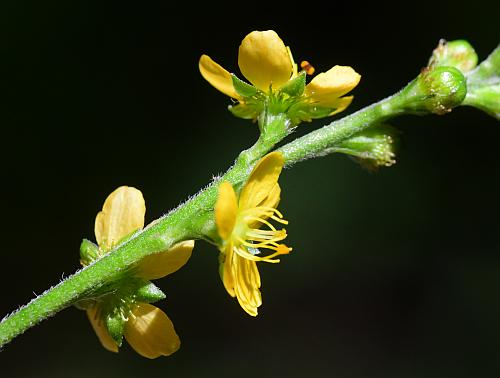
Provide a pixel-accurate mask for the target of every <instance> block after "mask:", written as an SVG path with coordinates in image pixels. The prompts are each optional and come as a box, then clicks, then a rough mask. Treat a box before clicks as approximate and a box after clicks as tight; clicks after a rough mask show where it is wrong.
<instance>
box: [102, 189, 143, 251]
mask: <svg viewBox="0 0 500 378" xmlns="http://www.w3.org/2000/svg"><path fill="white" fill-rule="evenodd" d="M145 214H146V205H145V203H144V198H143V197H142V193H141V191H140V190H138V189H135V188H132V187H129V186H121V187H119V188H118V189H116V190H115V191H114V192H113V193H111V194H110V195H109V196H108V198H106V201H105V202H104V205H103V207H102V211H101V212H99V214H97V217H96V218H95V236H96V239H97V244H99V247H101V249H102V250H104V251H107V250H109V249H111V248H112V247H113V246H114V245H115V244H116V243H117V242H118V241H119V240H120V239H122V238H123V237H125V236H127V235H129V234H130V233H132V232H133V231H135V230H138V229H141V228H143V227H144V215H145Z"/></svg>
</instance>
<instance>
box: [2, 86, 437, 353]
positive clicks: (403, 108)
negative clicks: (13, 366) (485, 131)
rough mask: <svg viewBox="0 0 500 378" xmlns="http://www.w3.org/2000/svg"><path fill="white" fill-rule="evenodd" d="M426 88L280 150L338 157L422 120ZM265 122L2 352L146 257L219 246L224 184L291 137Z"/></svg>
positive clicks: (270, 119)
mask: <svg viewBox="0 0 500 378" xmlns="http://www.w3.org/2000/svg"><path fill="white" fill-rule="evenodd" d="M421 87H422V86H421V85H419V81H418V80H415V81H413V82H412V83H410V84H409V85H408V86H407V88H405V89H404V90H402V91H401V92H399V93H398V94H396V95H394V96H392V97H389V98H386V99H385V100H382V101H380V102H378V103H376V104H374V105H371V106H369V107H367V108H365V109H363V110H360V111H358V112H356V113H354V114H352V115H350V116H347V117H345V118H343V119H340V120H338V121H336V122H333V123H331V124H329V125H328V126H325V127H323V128H321V129H319V130H316V131H313V132H311V133H310V134H308V135H306V136H304V137H302V138H299V139H296V140H295V141H293V142H291V143H289V144H287V145H285V146H283V147H282V148H281V149H280V150H281V151H282V152H283V154H284V156H285V160H286V164H287V165H288V166H291V165H292V164H294V163H296V162H298V161H301V160H304V159H308V158H311V157H316V156H321V155H325V154H328V153H332V152H335V147H336V146H337V147H338V145H339V144H341V143H342V141H344V140H346V139H348V138H350V137H351V136H353V135H354V134H356V133H358V132H360V131H362V130H365V129H367V128H369V127H371V126H373V125H376V124H379V123H380V122H382V121H385V120H387V119H389V118H392V117H395V116H397V115H400V114H404V113H414V112H415V111H416V110H418V112H419V114H421V113H422V110H421V109H420V103H423V104H425V103H426V101H428V99H429V96H428V95H426V94H425V93H424V94H422V93H421V91H422V88H421ZM424 108H425V109H427V107H426V106H423V107H422V109H424ZM264 112H267V110H264ZM261 122H263V123H264V124H263V125H261V128H262V129H263V130H266V133H264V134H262V135H261V137H260V138H259V140H258V141H257V143H255V145H254V146H252V147H251V148H250V149H248V150H245V151H243V152H242V153H241V154H240V155H239V157H238V159H237V160H236V162H235V164H234V165H233V166H232V167H231V168H230V169H229V170H228V171H227V172H226V173H225V174H224V175H223V176H222V177H220V178H217V179H216V180H214V181H213V182H212V183H211V184H210V185H209V186H208V187H207V188H205V189H204V190H202V191H200V192H199V193H198V194H197V195H196V196H194V197H193V198H191V199H190V200H189V201H187V202H185V203H184V204H182V205H181V206H179V207H178V208H177V209H175V210H172V211H171V212H170V213H169V214H167V215H165V216H163V217H162V218H160V219H158V220H156V221H154V222H153V223H151V224H150V225H149V226H147V227H146V228H145V229H144V230H142V231H139V232H137V233H136V234H135V235H133V236H132V237H131V238H130V239H128V240H127V241H125V242H124V243H123V244H121V245H118V246H117V247H116V248H114V249H113V250H112V251H110V252H109V253H108V254H107V255H105V256H104V257H102V258H101V259H100V260H97V261H95V262H94V263H93V264H91V265H89V266H87V267H85V268H84V269H82V270H80V271H78V272H76V273H75V274H74V275H72V276H71V277H68V278H67V279H66V280H64V281H63V282H61V283H59V284H58V285H57V286H55V287H53V288H51V289H49V290H47V291H46V292H44V293H43V294H42V295H40V296H39V297H37V298H35V299H33V300H32V301H31V302H30V303H28V304H27V305H26V306H24V307H22V308H21V309H19V310H18V311H16V312H14V313H13V314H11V315H9V316H7V317H6V318H4V320H3V321H2V322H1V323H0V347H1V346H3V345H5V344H6V343H8V342H9V341H11V340H12V339H13V338H14V337H16V336H17V335H20V334H21V333H23V332H24V331H26V330H27V329H28V328H30V327H32V326H34V325H36V324H37V323H39V322H40V321H42V320H43V319H46V318H48V317H50V316H53V315H54V314H55V313H57V312H58V311H60V310H62V309H64V308H66V307H68V306H71V305H72V304H74V303H75V302H77V301H78V300H81V299H84V298H85V297H88V296H89V295H91V294H92V292H94V291H96V290H98V289H105V288H106V286H108V285H109V286H111V285H112V284H113V282H115V281H117V280H118V279H119V277H120V275H121V274H122V273H123V272H124V271H125V270H127V269H130V268H131V267H133V266H134V265H135V264H137V263H138V262H139V261H140V260H141V259H142V258H143V257H145V256H147V255H150V254H153V253H157V252H160V251H163V250H166V249H168V248H170V247H171V246H172V245H173V244H175V243H177V242H179V241H181V240H187V239H205V240H209V241H214V240H216V238H217V232H216V228H215V224H214V217H213V207H214V203H215V201H216V197H217V188H218V184H219V182H221V181H222V180H226V181H229V182H230V183H232V184H233V185H234V186H235V187H236V188H239V187H241V185H242V184H243V183H244V182H245V181H246V179H247V178H248V175H249V174H250V172H251V169H252V167H253V166H254V165H255V163H256V162H257V161H258V160H259V159H260V158H261V157H262V156H264V155H265V154H266V153H268V152H269V151H270V150H271V149H273V147H274V146H275V145H276V144H277V143H278V142H280V141H281V140H282V139H283V138H284V137H285V136H286V135H287V134H288V133H289V132H290V130H289V126H290V125H289V122H290V121H289V119H288V118H287V117H286V115H285V114H269V113H265V114H264V117H262V120H261Z"/></svg>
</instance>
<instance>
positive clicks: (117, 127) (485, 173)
mask: <svg viewBox="0 0 500 378" xmlns="http://www.w3.org/2000/svg"><path fill="white" fill-rule="evenodd" d="M494 3H495V2H493V1H491V2H490V3H489V4H488V2H474V3H472V2H463V3H460V2H453V3H451V2H449V3H444V2H443V3H441V2H433V3H422V2H413V3H411V2H402V3H401V4H399V5H398V4H389V3H382V2H380V3H373V4H372V5H370V6H365V5H362V4H361V3H359V2H350V3H346V2H330V3H325V4H320V3H317V2H302V3H301V4H298V5H296V4H291V3H281V4H278V3H272V2H255V3H252V2H248V3H245V2H243V3H242V2H240V3H232V4H224V3H220V2H210V3H205V4H203V5H195V4H194V3H188V2H177V3H172V4H169V5H167V3H166V2H165V3H164V5H156V4H155V3H150V2H136V3H134V4H127V3H123V2H115V3H109V2H104V1H103V2H95V3H90V2H63V1H57V2H56V1H44V2H37V3H36V4H31V3H28V2H22V1H5V2H2V5H1V11H0V21H1V23H0V24H1V25H2V29H3V31H2V32H1V33H0V35H1V36H0V45H1V49H2V58H1V59H2V62H1V63H0V64H1V67H2V71H1V72H2V78H1V81H0V83H1V84H0V86H1V88H2V89H3V94H4V98H5V100H2V104H1V105H0V106H1V107H2V110H1V112H0V117H1V120H0V121H1V128H2V137H1V138H2V141H3V143H2V145H3V146H2V148H1V155H2V156H1V158H2V167H3V169H2V176H3V178H2V182H3V184H2V186H1V188H2V192H1V195H2V197H1V198H2V218H3V220H4V223H3V225H2V233H1V239H2V248H1V249H2V252H1V254H2V258H1V267H2V274H0V285H1V287H2V299H1V301H0V317H1V316H3V314H7V313H8V312H10V311H12V310H14V309H16V308H17V307H18V306H20V305H22V304H24V303H26V302H28V301H29V300H30V299H31V298H32V297H33V296H34V293H36V294H40V293H41V292H43V291H44V290H45V289H47V288H48V287H50V286H51V285H54V284H56V283H57V282H59V280H60V278H61V277H62V276H68V275H70V274H71V273H72V272H74V271H75V270H76V269H78V268H79V263H78V247H79V244H80V241H81V239H82V238H84V237H86V238H89V239H93V237H94V236H93V224H94V218H95V215H96V214H97V212H98V211H99V210H100V208H101V206H102V203H103V201H104V199H105V198H106V196H107V195H108V194H109V193H110V192H111V191H112V190H114V189H115V188H116V187H118V186H120V185H131V186H136V187H138V188H140V189H141V190H142V192H143V193H144V196H145V198H146V203H147V206H148V212H147V214H146V217H147V222H149V221H152V220H153V219H156V218H157V217H159V216H160V215H162V214H163V213H165V212H166V211H167V210H169V209H171V208H173V207H175V206H176V205H178V204H179V203H180V202H181V201H182V200H184V199H185V198H186V197H187V196H188V195H191V194H194V193H196V191H197V190H198V189H199V188H201V187H203V186H204V185H206V184H207V183H208V182H209V181H210V179H211V177H212V176H213V175H215V174H218V173H220V172H223V171H225V170H226V168H227V167H228V166H229V165H230V164H231V162H232V161H233V160H234V158H235V157H236V155H237V154H238V152H239V151H240V150H242V149H244V148H246V147H248V146H249V145H251V144H252V143H253V141H254V140H255V138H256V137H257V129H256V126H255V125H253V124H251V123H249V122H247V121H244V120H240V119H236V118H234V117H232V116H231V114H230V113H229V112H228V111H227V110H226V107H227V105H228V104H229V99H228V98H226V97H225V96H224V95H222V94H220V93H219V92H217V91H216V90H215V89H213V88H212V87H211V86H210V85H209V84H208V83H207V82H205V81H204V80H203V79H202V77H201V75H200V74H199V72H198V68H197V64H198V59H199V56H200V55H201V54H203V53H207V54H209V55H210V56H211V57H212V58H214V59H215V60H216V61H217V62H219V63H220V64H222V65H223V66H224V67H226V68H227V69H228V70H230V71H233V72H239V71H238V69H237V48H238V45H239V43H240V41H241V39H242V38H243V37H244V36H245V35H246V34H247V33H249V32H250V31H252V30H266V29H274V30H276V31H277V32H278V34H279V35H280V36H281V37H282V39H283V40H284V41H285V43H286V44H287V45H289V46H290V47H291V48H292V51H293V54H294V57H295V59H296V60H297V61H300V60H303V59H307V60H309V61H310V62H311V63H312V64H313V65H315V66H316V68H317V69H318V71H326V70H328V69H329V68H330V67H331V66H333V65H335V64H340V65H351V66H352V67H354V68H355V69H356V71H358V72H359V73H360V74H361V75H362V81H361V83H360V85H359V86H358V87H357V88H356V89H355V90H354V92H353V93H354V94H355V101H354V103H353V104H352V106H351V107H350V108H349V109H348V110H347V111H346V112H345V113H343V114H349V113H351V112H353V111H355V110H357V109H360V108H362V107H364V106H366V105H369V104H371V103H373V102H375V101H378V100H380V99H381V98H383V97H385V96H388V95H390V94H392V93H394V92H395V91H397V90H399V89H400V88H401V87H402V86H403V85H404V84H406V83H407V82H408V81H410V80H411V79H412V78H413V77H415V76H416V74H418V72H419V70H420V69H421V67H423V66H424V65H425V64H426V62H427V59H428V57H429V55H430V53H431V51H432V49H433V48H434V47H435V45H436V44H437V42H438V40H439V39H440V38H446V39H449V40H452V39H457V38H466V39H468V40H469V41H470V42H471V43H472V44H473V45H474V47H475V48H476V51H477V53H478V55H479V57H480V58H481V59H484V58H485V57H486V56H487V54H488V53H489V52H490V51H491V50H493V49H494V48H495V46H496V45H497V43H498V42H499V38H498V37H499V33H498V7H497V8H495V7H494ZM328 122H329V120H323V121H320V122H313V123H311V124H302V125H301V127H300V129H299V131H298V133H299V134H304V133H306V132H308V131H309V130H313V129H315V128H317V127H319V126H321V125H323V124H326V123H328ZM392 124H393V125H394V126H396V127H398V128H399V129H400V130H401V131H402V134H401V137H402V145H401V150H400V152H399V154H398V164H397V165H396V166H394V167H392V168H388V169H382V170H380V171H379V172H378V173H369V172H367V171H364V170H362V169H361V168H360V167H359V166H358V165H357V164H355V163H354V162H352V161H351V160H349V159H348V158H346V157H344V156H328V157H325V158H321V159H316V160H311V161H307V162H304V163H301V164H298V165H296V166H295V167H293V169H291V170H287V171H285V172H284V173H283V174H282V178H281V183H282V187H283V195H282V198H283V199H282V202H281V205H280V209H281V210H282V211H283V212H284V213H285V215H286V218H288V219H289V220H290V225H289V227H288V232H289V238H288V243H287V244H290V245H291V246H293V247H294V252H293V254H291V255H290V256H287V257H285V258H283V259H282V263H281V264H279V265H270V264H264V263H262V264H260V270H261V274H262V279H263V289H262V292H263V298H264V305H263V306H262V307H261V309H260V314H259V316H258V317H257V318H256V319H254V318H251V317H249V316H247V315H246V314H245V313H244V312H243V311H242V310H241V309H240V308H239V306H238V304H237V302H236V301H235V300H233V299H231V298H230V297H229V296H228V295H227V294H226V292H225V290H224V288H223V286H222V284H221V282H220V280H219V276H218V273H217V255H218V251H217V250H215V249H214V248H213V247H211V246H209V245H207V244H205V243H203V242H199V243H198V244H197V245H196V247H195V250H194V254H193V257H192V259H191V260H190V261H189V263H188V265H187V266H185V267H184V268H183V269H182V270H180V271H179V272H178V273H176V274H175V275H172V276H169V277H166V278H164V279H162V280H159V281H158V284H159V286H160V287H161V288H162V289H164V291H165V292H166V294H167V301H164V302H161V303H160V304H159V306H160V307H161V308H163V309H164V310H165V312H166V313H167V314H168V315H169V316H170V317H171V319H172V320H173V322H174V324H175V327H176V330H177V332H178V333H179V335H180V337H181V340H182V347H181V350H180V351H179V352H177V353H176V354H174V355H173V356H171V357H169V358H159V359H157V360H154V361H150V360H147V359H144V358H141V357H140V356H138V355H137V354H135V353H134V352H133V351H132V350H131V349H130V347H129V346H128V345H124V347H123V348H122V349H121V350H120V353H119V354H116V355H115V354H112V353H109V352H107V351H105V350H104V349H103V348H102V347H101V346H100V344H99V342H98V340H97V338H96V336H95V335H94V333H93V331H92V329H91V327H90V324H89V322H88V320H87V319H86V316H85V313H84V312H81V311H78V310H76V309H74V308H70V309H67V310H65V311H62V312H61V313H59V314H58V315H57V316H56V317H55V318H52V319H50V320H47V321H44V322H42V323H41V324H40V325H39V326H37V327H35V328H33V329H30V330H29V331H27V332H26V333H25V334H24V335H22V336H19V337H18V338H17V339H15V340H14V341H13V342H12V343H11V344H9V345H8V346H7V347H6V348H5V349H4V350H3V351H2V352H1V353H0V370H1V374H0V375H1V376H2V377H6V378H7V377H8V378H10V377H90V376H92V377H139V376H140V377H142V376H144V377H147V376H153V375H154V376H162V377H163V376H165V377H169V376H170V377H236V376H237V377H257V376H259V377H330V376H331V377H338V378H360V377H370V378H371V377H384V378H388V377H394V378H396V377H397V378H400V377H415V378H416V377H419V378H420V377H422V378H427V377H450V378H455V377H497V376H498V375H499V374H500V359H499V357H500V295H499V290H500V254H499V252H500V241H499V237H498V232H499V220H498V214H499V212H500V200H499V198H498V194H499V193H500V190H499V189H500V170H499V158H498V144H499V140H500V128H499V124H498V123H497V122H496V121H495V120H494V119H493V118H491V117H489V116H487V115H485V114H483V113H481V112H479V111H477V110H475V109H472V108H465V107H464V108H459V109H456V110H454V111H453V112H452V113H451V114H448V115H445V116H442V117H437V116H425V117H414V116H404V117H400V118H398V119H396V120H394V121H393V122H392Z"/></svg>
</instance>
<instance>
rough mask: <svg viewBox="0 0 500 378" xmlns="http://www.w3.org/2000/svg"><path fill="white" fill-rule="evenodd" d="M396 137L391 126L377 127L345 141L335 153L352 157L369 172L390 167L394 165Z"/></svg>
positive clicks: (394, 130)
mask: <svg viewBox="0 0 500 378" xmlns="http://www.w3.org/2000/svg"><path fill="white" fill-rule="evenodd" d="M396 135H397V130H396V129H394V128H393V127H392V126H389V125H378V126H375V127H373V128H370V129H368V130H365V131H363V132H361V133H359V134H356V135H354V136H353V137H351V138H349V139H347V140H345V141H344V142H342V144H340V146H339V148H338V149H336V150H337V151H336V152H341V153H345V154H348V155H351V156H353V157H354V158H355V159H356V160H357V161H358V162H359V163H360V164H361V165H362V166H363V167H365V168H367V169H369V170H375V169H377V168H380V167H390V166H391V165H393V164H395V163H396V160H395V157H396V154H395V150H396V146H397V143H396V142H397V138H396Z"/></svg>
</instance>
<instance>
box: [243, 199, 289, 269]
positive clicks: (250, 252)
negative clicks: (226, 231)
mask: <svg viewBox="0 0 500 378" xmlns="http://www.w3.org/2000/svg"><path fill="white" fill-rule="evenodd" d="M268 219H272V220H274V221H276V222H278V223H281V224H288V221H286V220H285V219H283V215H282V214H281V213H280V212H279V211H278V210H277V209H275V208H272V207H264V206H259V207H253V208H250V209H246V210H244V211H242V212H241V213H240V214H239V215H238V220H237V221H236V224H237V227H235V231H234V232H233V250H234V251H235V252H236V253H237V254H238V255H240V256H241V257H244V258H245V259H248V260H253V261H265V262H269V263H278V262H279V261H280V260H279V259H275V258H274V257H276V256H279V255H285V254H288V253H290V251H291V250H292V248H290V247H287V246H286V245H285V244H280V243H279V242H280V241H281V240H283V239H285V238H286V237H287V234H286V230H285V229H284V228H282V229H281V230H277V229H276V228H275V227H274V226H273V225H272V224H271V223H270V222H269V221H268ZM263 226H265V227H266V228H267V229H264V230H261V229H260V228H261V227H263ZM260 249H269V250H271V251H272V252H271V253H270V254H269V255H266V256H259V254H260V253H261V251H260Z"/></svg>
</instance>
